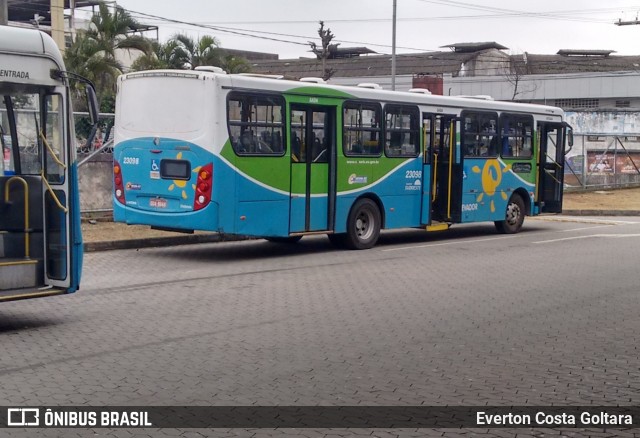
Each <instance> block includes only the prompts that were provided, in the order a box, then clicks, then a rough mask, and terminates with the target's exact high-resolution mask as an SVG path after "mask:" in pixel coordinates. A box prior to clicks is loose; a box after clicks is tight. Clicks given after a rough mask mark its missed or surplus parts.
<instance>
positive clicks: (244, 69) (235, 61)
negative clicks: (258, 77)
mask: <svg viewBox="0 0 640 438" xmlns="http://www.w3.org/2000/svg"><path fill="white" fill-rule="evenodd" d="M220 67H222V69H223V70H224V71H226V72H227V73H248V72H250V71H251V65H249V62H247V60H246V59H244V58H243V57H241V56H236V55H225V56H224V58H222V63H221V64H220Z"/></svg>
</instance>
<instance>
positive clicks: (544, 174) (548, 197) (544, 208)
mask: <svg viewBox="0 0 640 438" xmlns="http://www.w3.org/2000/svg"><path fill="white" fill-rule="evenodd" d="M566 129H567V125H566V124H564V123H548V122H540V123H538V135H539V141H538V144H539V145H540V148H539V156H538V172H539V174H538V203H539V206H540V212H542V213H561V212H562V192H563V187H564V157H565V153H566V151H565V146H564V145H565V142H564V139H565V131H566Z"/></svg>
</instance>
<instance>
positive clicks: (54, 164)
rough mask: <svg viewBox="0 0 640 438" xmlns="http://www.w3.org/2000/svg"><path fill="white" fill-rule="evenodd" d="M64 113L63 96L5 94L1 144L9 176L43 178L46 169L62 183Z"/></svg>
mask: <svg viewBox="0 0 640 438" xmlns="http://www.w3.org/2000/svg"><path fill="white" fill-rule="evenodd" d="M62 110H63V105H62V100H61V97H60V96H59V95H57V94H46V93H45V91H44V90H40V91H37V90H36V91H33V90H30V91H28V92H4V93H2V94H1V96H0V143H1V146H2V169H3V170H4V174H5V175H15V174H21V175H39V174H40V173H41V172H42V171H43V170H45V169H46V174H47V179H48V181H49V182H61V181H62V179H63V178H64V172H63V169H62V168H61V166H60V163H62V162H63V161H64V160H65V157H64V154H63V153H62V151H63V148H62V147H61V144H62V142H63V137H62V126H61V124H62V123H63V120H64V117H63V116H62ZM43 143H46V145H47V153H46V154H44V150H43V148H41V147H40V145H42V144H43ZM43 154H44V158H45V159H44V161H43V160H42V158H43V157H42V155H43ZM43 163H44V166H45V169H43Z"/></svg>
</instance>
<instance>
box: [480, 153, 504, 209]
mask: <svg viewBox="0 0 640 438" xmlns="http://www.w3.org/2000/svg"><path fill="white" fill-rule="evenodd" d="M510 169H511V165H508V166H505V167H504V168H502V169H501V168H500V162H499V161H498V160H487V161H486V163H485V164H484V166H483V168H482V169H480V167H479V166H473V168H471V171H472V172H473V173H480V174H482V192H483V193H480V194H479V195H478V197H477V198H476V201H477V202H482V200H483V199H484V197H485V196H487V197H488V198H493V196H494V195H495V194H496V191H498V187H499V186H500V183H501V182H502V174H503V173H507V172H509V170H510ZM500 196H502V199H504V200H505V201H506V200H507V194H506V193H505V191H504V190H500ZM490 208H491V213H495V211H496V204H495V202H494V200H493V199H491V202H490Z"/></svg>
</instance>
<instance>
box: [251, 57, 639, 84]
mask: <svg viewBox="0 0 640 438" xmlns="http://www.w3.org/2000/svg"><path fill="white" fill-rule="evenodd" d="M480 53H481V54H482V55H483V56H484V58H483V59H482V61H483V63H484V66H483V68H482V69H481V70H480V71H489V70H490V68H489V66H487V65H486V63H487V62H488V61H491V59H492V57H493V58H495V62H496V66H498V64H501V65H502V66H504V62H505V59H504V57H502V56H497V54H495V55H492V53H491V51H488V52H480ZM480 53H478V52H476V53H467V52H449V51H446V52H428V53H420V54H412V55H397V57H396V74H397V75H418V74H423V75H442V74H446V73H450V74H452V75H454V76H455V75H457V74H458V73H459V71H460V67H461V65H462V64H463V63H466V62H469V61H471V60H473V59H475V58H476V57H477V56H478V55H480ZM525 59H526V61H525ZM511 60H512V63H513V65H515V66H516V68H517V69H518V71H519V72H522V74H554V73H556V74H557V73H583V72H584V73H586V72H603V71H629V70H639V69H640V56H607V57H597V58H595V57H592V56H562V55H535V54H530V53H526V54H518V55H512V56H511ZM251 64H252V71H253V72H254V73H264V74H281V75H284V76H285V77H288V78H292V79H299V78H301V77H305V76H315V77H321V76H322V61H320V60H318V59H315V58H313V59H311V58H305V59H283V60H277V61H275V60H273V61H272V60H265V61H255V62H252V63H251ZM326 64H327V68H330V69H332V70H333V71H334V73H333V76H332V77H334V78H338V77H347V78H348V77H366V76H390V75H391V55H372V56H366V57H355V58H347V59H328V60H327V61H326ZM467 74H473V73H472V72H471V71H467Z"/></svg>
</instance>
